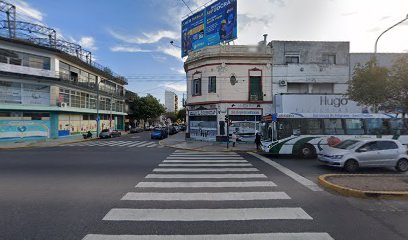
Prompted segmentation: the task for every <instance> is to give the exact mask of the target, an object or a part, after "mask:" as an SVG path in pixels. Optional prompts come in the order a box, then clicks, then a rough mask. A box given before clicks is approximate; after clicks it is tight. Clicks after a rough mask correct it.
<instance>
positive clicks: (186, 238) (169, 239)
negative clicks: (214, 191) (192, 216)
mask: <svg viewBox="0 0 408 240" xmlns="http://www.w3.org/2000/svg"><path fill="white" fill-rule="evenodd" d="M209 239H211V240H248V239H251V240H271V239H273V240H334V239H333V238H332V237H331V236H330V235H329V234H328V233H320V232H316V233H314V232H297V233H249V234H245V233H244V234H212V235H210V234H203V235H104V234H88V235H86V236H85V238H83V239H82V240H209Z"/></svg>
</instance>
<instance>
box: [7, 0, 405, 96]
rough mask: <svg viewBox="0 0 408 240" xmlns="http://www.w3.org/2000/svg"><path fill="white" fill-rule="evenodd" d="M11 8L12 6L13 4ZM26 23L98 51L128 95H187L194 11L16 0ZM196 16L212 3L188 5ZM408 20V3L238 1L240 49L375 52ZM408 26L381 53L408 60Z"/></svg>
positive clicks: (149, 0) (124, 0)
mask: <svg viewBox="0 0 408 240" xmlns="http://www.w3.org/2000/svg"><path fill="white" fill-rule="evenodd" d="M6 1H7V0H6ZM9 1H10V2H11V3H13V4H15V5H16V7H17V15H18V18H19V19H20V20H26V21H27V20H29V21H32V22H38V23H40V24H45V25H48V26H50V27H52V28H54V29H56V30H57V31H58V33H59V36H60V37H61V38H64V39H66V40H68V41H74V42H77V43H79V44H81V45H82V46H83V47H84V48H85V49H88V50H90V51H92V54H93V56H94V57H95V58H96V61H97V62H99V63H100V64H102V65H105V66H109V67H110V68H111V69H112V70H113V71H115V72H117V73H119V74H121V75H124V76H126V77H128V79H129V85H128V86H127V88H128V89H130V90H132V91H135V92H137V93H139V94H141V95H144V94H146V93H151V94H152V95H154V96H155V97H157V98H159V99H160V100H161V101H162V102H163V99H164V90H165V89H170V90H171V89H172V90H174V91H175V92H176V93H177V94H178V95H179V96H180V97H179V98H180V99H181V95H182V93H183V92H184V91H185V80H184V74H183V60H182V59H181V58H180V50H179V49H177V48H175V47H173V46H171V45H170V43H169V42H170V41H171V40H174V41H175V43H176V44H177V45H180V22H181V20H182V19H183V17H184V16H186V14H188V13H189V10H188V9H187V8H186V7H185V6H184V4H183V3H182V1H181V0H116V1H107V0H82V1H80V0H58V1H56V0H9ZM185 1H186V3H187V4H188V5H189V6H190V7H191V8H192V9H196V8H197V7H199V6H201V5H203V4H204V3H207V2H208V0H206V1H199V0H185ZM407 14H408V1H406V0H388V1H383V0H359V1H355V0H238V39H237V40H236V41H235V43H236V44H255V43H256V42H258V41H260V40H261V39H262V35H263V34H264V33H267V34H269V40H315V41H322V40H327V41H337V40H339V41H350V42H351V51H353V52H371V51H372V50H373V45H374V42H375V39H376V37H377V36H378V35H379V34H380V33H381V32H382V31H383V30H384V29H386V28H387V27H389V26H391V25H392V24H394V23H395V22H397V21H399V20H401V19H402V18H404V17H405V16H406V15H407ZM407 42H408V23H406V24H404V25H401V26H400V27H398V28H396V29H393V30H392V31H390V32H389V33H387V34H386V35H384V37H382V39H381V41H380V43H379V52H407V51H408V46H407V45H406V43H407Z"/></svg>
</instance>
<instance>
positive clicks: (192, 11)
mask: <svg viewBox="0 0 408 240" xmlns="http://www.w3.org/2000/svg"><path fill="white" fill-rule="evenodd" d="M181 1H182V2H183V3H184V5H186V7H187V8H188V10H190V12H191V13H192V14H193V10H191V8H190V7H189V6H188V5H187V3H186V2H185V1H184V0H181Z"/></svg>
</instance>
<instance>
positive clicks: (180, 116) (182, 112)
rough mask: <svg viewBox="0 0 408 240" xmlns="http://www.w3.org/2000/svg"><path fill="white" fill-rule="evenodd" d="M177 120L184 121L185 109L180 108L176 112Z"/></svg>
mask: <svg viewBox="0 0 408 240" xmlns="http://www.w3.org/2000/svg"><path fill="white" fill-rule="evenodd" d="M177 120H180V121H181V122H185V121H186V109H185V108H182V109H180V110H179V111H178V112H177Z"/></svg>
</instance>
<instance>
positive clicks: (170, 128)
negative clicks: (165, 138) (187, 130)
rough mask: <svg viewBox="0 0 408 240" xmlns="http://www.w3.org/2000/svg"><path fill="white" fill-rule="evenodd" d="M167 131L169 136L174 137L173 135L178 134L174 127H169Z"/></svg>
mask: <svg viewBox="0 0 408 240" xmlns="http://www.w3.org/2000/svg"><path fill="white" fill-rule="evenodd" d="M168 129H169V134H170V135H174V134H176V133H178V132H177V129H176V127H174V126H169V127H168Z"/></svg>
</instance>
